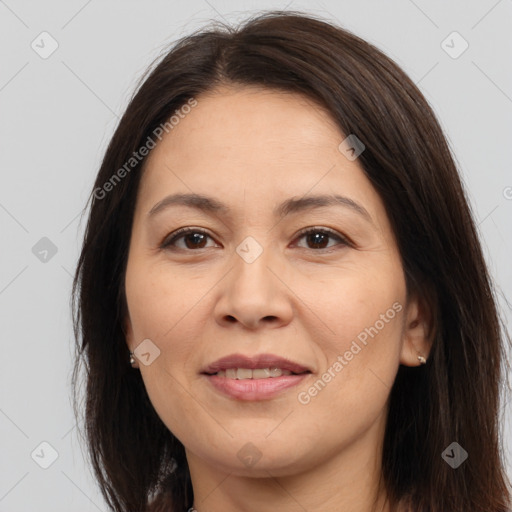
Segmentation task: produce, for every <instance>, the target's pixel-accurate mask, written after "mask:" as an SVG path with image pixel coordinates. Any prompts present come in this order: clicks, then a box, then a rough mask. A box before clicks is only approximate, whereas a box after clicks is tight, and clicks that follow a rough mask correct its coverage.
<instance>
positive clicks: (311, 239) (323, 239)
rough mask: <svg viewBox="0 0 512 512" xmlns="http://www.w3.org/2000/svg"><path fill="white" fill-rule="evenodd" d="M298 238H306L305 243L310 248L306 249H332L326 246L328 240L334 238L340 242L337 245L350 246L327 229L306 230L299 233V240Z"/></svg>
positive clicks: (339, 236) (334, 232)
mask: <svg viewBox="0 0 512 512" xmlns="http://www.w3.org/2000/svg"><path fill="white" fill-rule="evenodd" d="M300 238H306V243H307V244H308V245H309V244H310V245H311V247H308V248H309V249H320V250H322V249H328V248H330V247H332V246H330V247H326V244H328V243H329V238H334V239H336V240H338V241H339V242H341V244H337V245H343V246H348V245H350V244H349V242H348V241H347V240H346V239H345V238H344V237H342V236H341V235H340V234H339V233H337V232H336V231H333V230H332V229H328V228H307V229H306V230H303V231H301V232H300V233H299V239H300Z"/></svg>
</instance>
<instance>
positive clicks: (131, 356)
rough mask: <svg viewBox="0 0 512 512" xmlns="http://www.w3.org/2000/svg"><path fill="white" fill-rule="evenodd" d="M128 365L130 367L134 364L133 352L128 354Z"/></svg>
mask: <svg viewBox="0 0 512 512" xmlns="http://www.w3.org/2000/svg"><path fill="white" fill-rule="evenodd" d="M130 364H131V365H132V366H133V365H134V364H135V358H134V357H133V352H130Z"/></svg>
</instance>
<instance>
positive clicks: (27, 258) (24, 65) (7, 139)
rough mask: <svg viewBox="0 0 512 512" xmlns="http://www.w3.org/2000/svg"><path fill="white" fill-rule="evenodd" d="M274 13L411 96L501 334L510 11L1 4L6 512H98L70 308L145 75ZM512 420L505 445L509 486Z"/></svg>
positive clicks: (337, 5)
mask: <svg viewBox="0 0 512 512" xmlns="http://www.w3.org/2000/svg"><path fill="white" fill-rule="evenodd" d="M269 8H273V9H275V8H279V9H283V8H288V9H294V10H305V11H309V12H312V13H317V14H320V15H323V16H326V17H328V18H330V19H332V20H333V21H335V22H337V23H339V24H342V25H343V26H344V27H346V28H348V29H349V30H352V31H353V32H355V33H356V34H358V35H360V36H362V37H363V38H365V39H367V40H368V41H370V42H372V43H374V44H375V45H376V46H377V47H379V48H381V49H382V50H384V51H385V52H386V53H387V54H388V55H389V56H391V57H392V58H393V59H394V60H395V61H396V62H397V63H398V64H399V65H401V66H402V67H403V68H404V69H405V71H406V72H407V73H408V74H409V75H410V76H411V78H412V79H413V80H414V81H415V82H416V83H417V84H418V85H419V87H420V89H421V90H422V91H423V93H424V94H425V96H426V97H427V99H428V101H429V102H430V103H431V105H432V106H433V108H434V111H435V112H436V114H437V115H438V117H439V119H440V122H441V125H442V126H443V128H444V130H445V132H446V134H447V137H448V139H449V141H450V144H451V147H452V148H453V151H454V153H455V156H456V159H457V162H458V164H459V168H460V172H461V174H462V177H463V180H464V182H465V184H466V185H467V188H468V191H469V195H470V200H471V206H472V208H473V210H474V214H475V218H476V219H477V222H478V224H479V229H480V232H481V236H482V242H483V245H484V250H485V254H486V258H487V261H488V264H489V268H490V270H491V273H492V275H493V276H494V278H495V281H496V283H497V286H498V289H499V291H500V293H501V294H502V296H503V297H502V299H501V307H502V310H503V311H504V313H503V314H504V316H505V319H506V320H507V322H508V324H509V326H510V319H511V313H510V309H506V302H505V299H504V297H508V298H509V300H510V297H511V296H512V269H511V265H510V261H511V254H512V250H511V249H512V242H511V238H512V237H511V235H512V188H511V187H512V173H511V167H510V164H511V149H510V146H511V134H512V132H511V127H512V73H511V67H510V62H511V59H510V57H511V54H512V52H511V49H512V38H511V36H510V34H511V26H512V25H511V21H512V0H500V1H496V0H481V1H462V0H460V1H454V2H449V3H448V2H442V1H440V0H439V1H431V2H427V1H425V0H415V1H412V0H393V1H387V2H381V1H369V0H366V1H355V0H350V1H336V2H335V1H334V0H330V1H324V2H321V1H308V2H300V1H299V0H294V1H292V2H288V3H287V2H286V1H274V2H272V1H268V2H267V1H262V2H255V1H238V2H235V1H221V0H189V1H187V2H186V3H183V4H182V3H178V2H169V1H167V2H165V1H156V0H154V1H152V2H142V1H138V2H135V1H126V0H125V1H122V2H121V1H100V0H89V1H86V0H73V1H67V2H64V1H63V0H60V1H47V2H41V1H28V0H26V1H19V0H18V1H17V0H6V1H0V43H1V46H0V48H1V61H0V62H1V65H0V108H1V117H0V141H1V144H2V148H1V151H0V169H1V173H2V174H1V177H2V180H1V188H0V223H1V224H0V225H1V237H2V250H1V252H0V308H1V319H0V329H1V332H2V336H3V339H2V354H1V357H0V364H1V377H0V378H1V382H0V384H1V388H0V389H1V397H0V398H1V400H0V432H1V436H0V438H1V443H2V446H1V455H0V459H1V468H0V470H1V472H0V475H1V477H0V512H7V511H9V512H18V511H28V510H38V511H50V510H51V511H53V512H59V511H69V510H73V511H84V512H85V511H97V510H107V508H106V506H105V504H104V502H103V499H102V498H101V496H100V494H99V490H98V489H97V488H96V486H95V483H94V480H93V478H92V476H91V471H90V469H89V468H88V466H87V464H86V462H85V459H84V454H83V451H82V449H81V447H80V444H79V441H78V437H77V429H76V428H75V421H74V417H73V414H72V409H71V402H70V375H71V362H72V354H73V349H72V346H73V340H72V330H71V320H70V309H69V292H70V286H71V280H72V274H73V271H74V268H75V264H76V260H77V256H78V249H79V244H80V239H81V236H82V234H83V228H84V223H83V222H82V223H80V218H79V216H80V212H81V209H82V207H83V206H84V204H85V201H86V199H87V195H88V193H89V191H90V189H91V187H92V184H93V179H94V177H95V174H96V172H97V170H98V167H99V164H100V160H101V157H102V154H103V152H104V151H105V149H106V146H107V143H108V140H109V138H110V137H111V135H112V133H113V130H114V128H115V126H116V124H117V121H118V118H119V116H120V114H121V113H122V111H123V109H124V108H125V106H126V104H127V101H128V98H129V95H130V94H131V92H132V90H133V88H134V86H135V83H136V81H137V79H138V78H139V76H140V75H141V73H142V72H143V71H144V69H145V68H146V66H148V65H149V63H150V62H151V61H152V59H153V58H154V57H156V56H157V55H158V54H159V53H160V51H161V50H162V49H163V48H164V47H165V45H166V44H168V43H170V42H172V41H173V40H175V39H177V38H178V37H180V36H183V35H185V34H187V33H189V32H191V31H193V30H194V29H196V28H198V27H200V26H202V25H203V24H204V23H206V22H207V21H208V20H210V19H213V18H214V19H222V18H224V19H225V20H227V21H230V22H234V21H238V20H241V19H242V18H244V17H245V16H246V15H247V14H248V13H249V12H255V11H258V10H261V9H269ZM43 31H46V32H48V33H49V34H51V37H52V38H53V39H55V40H56V41H57V43H58V48H57V50H56V51H55V52H54V53H53V54H52V55H50V56H49V57H48V58H42V57H41V56H40V54H39V53H36V51H35V50H34V49H32V47H31V44H32V42H33V41H35V43H34V45H36V44H38V45H39V48H38V51H39V52H41V51H43V50H44V51H48V50H49V49H51V41H50V39H49V38H48V36H39V34H41V32H43ZM453 31H457V32H459V33H460V35H461V36H462V37H463V38H464V39H465V40H466V41H467V42H468V44H469V47H468V49H467V50H466V51H465V52H464V53H462V54H461V55H460V56H458V58H453V57H452V56H450V55H449V54H448V53H447V51H445V50H448V51H449V52H451V53H452V55H453V54H454V52H455V53H457V52H458V51H459V50H460V49H461V48H462V46H461V43H462V42H461V41H460V40H457V39H456V38H455V39H453V37H452V38H449V39H448V40H447V42H446V43H444V47H443V46H442V42H443V41H444V40H445V39H446V38H447V36H449V34H451V33H452V32H453ZM44 37H46V39H44V41H43V42H41V39H42V38H44ZM452 41H453V42H452ZM43 45H44V48H43ZM447 45H449V46H451V47H452V48H447ZM43 237H47V238H48V239H49V240H50V241H51V243H52V244H54V246H55V249H56V250H57V252H56V253H55V254H52V252H51V250H50V252H49V253H48V254H46V256H45V255H44V253H39V254H38V251H41V250H43V249H44V248H45V247H46V248H48V241H43V242H39V241H40V239H41V238H43ZM38 242H39V245H36V244H38ZM45 244H46V246H45ZM34 246H36V249H34V250H33V247H34ZM45 257H46V261H41V258H43V259H44V258H45ZM509 328H510V327H509ZM475 371H478V368H475ZM510 409H511V404H510V403H509V404H508V405H507V407H506V416H505V418H504V421H503V424H502V429H503V431H504V432H505V436H506V440H507V453H506V457H507V459H508V468H509V474H512V469H511V468H512V465H511V462H510V461H511V446H512V428H511V421H510V416H511V411H510ZM42 442H47V443H49V444H50V445H51V446H52V447H53V449H54V450H56V452H57V453H58V457H57V459H56V460H55V461H54V462H53V463H52V464H51V465H50V466H49V467H48V468H47V469H43V468H42V467H41V465H47V464H49V463H50V462H52V459H51V456H52V450H51V449H50V448H48V447H47V446H46V445H43V446H41V443H42ZM468 451H469V452H471V450H470V449H469V450H468ZM31 454H32V455H31ZM470 456H471V453H470Z"/></svg>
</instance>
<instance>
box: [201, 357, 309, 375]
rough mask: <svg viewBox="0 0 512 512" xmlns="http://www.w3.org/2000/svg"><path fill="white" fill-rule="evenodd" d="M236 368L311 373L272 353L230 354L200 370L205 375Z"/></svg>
mask: <svg viewBox="0 0 512 512" xmlns="http://www.w3.org/2000/svg"><path fill="white" fill-rule="evenodd" d="M238 368H246V369H249V370H257V369H263V368H279V369H281V370H287V371H290V372H291V373H292V374H296V375H297V374H302V373H311V370H310V369H309V368H308V367H307V366H304V365H301V364H299V363H296V362H294V361H291V360H290V359H287V358H284V357H280V356H276V355H274V354H257V355H255V356H252V357H249V356H245V355H243V354H231V355H229V356H226V357H222V358H221V359H218V360H217V361H215V362H213V363H211V364H209V365H208V366H206V367H205V368H204V369H203V370H202V371H201V373H203V374H206V375H215V374H216V373H218V372H220V371H226V370H233V369H238Z"/></svg>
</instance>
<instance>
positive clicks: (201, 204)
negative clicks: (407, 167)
mask: <svg viewBox="0 0 512 512" xmlns="http://www.w3.org/2000/svg"><path fill="white" fill-rule="evenodd" d="M176 205H178V206H186V207H189V208H195V209H197V210H201V211H204V212H208V213H224V214H229V213H230V212H231V208H229V206H227V205H226V204H224V203H222V202H220V201H218V200H217V199H215V198H213V197H208V196H205V195H202V194H194V193H190V194H172V195H169V196H167V197H164V198H163V199H162V200H161V201H159V202H158V203H156V204H155V205H154V206H153V208H151V210H150V211H149V212H148V217H149V218H151V217H154V216H155V215H156V214H157V213H159V212H161V211H163V210H165V209H167V208H169V207H171V206H176ZM329 206H343V207H345V208H349V209H351V210H352V211H354V212H356V213H357V214H359V215H361V216H362V217H363V218H365V219H366V220H367V221H369V222H370V223H371V224H373V220H372V218H371V216H370V214H369V213H368V211H367V210H366V209H365V208H364V207H363V206H361V205H360V204H358V203H356V202H355V201H354V200H352V199H350V198H349V197H345V196H340V195H337V194H332V195H315V196H307V197H300V198H295V197H291V198H289V199H287V200H286V201H284V202H282V203H281V204H279V205H277V206H276V207H275V208H274V210H273V214H274V216H275V217H284V216H286V215H289V214H291V213H297V212H300V211H305V210H312V209H315V208H325V207H329Z"/></svg>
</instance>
